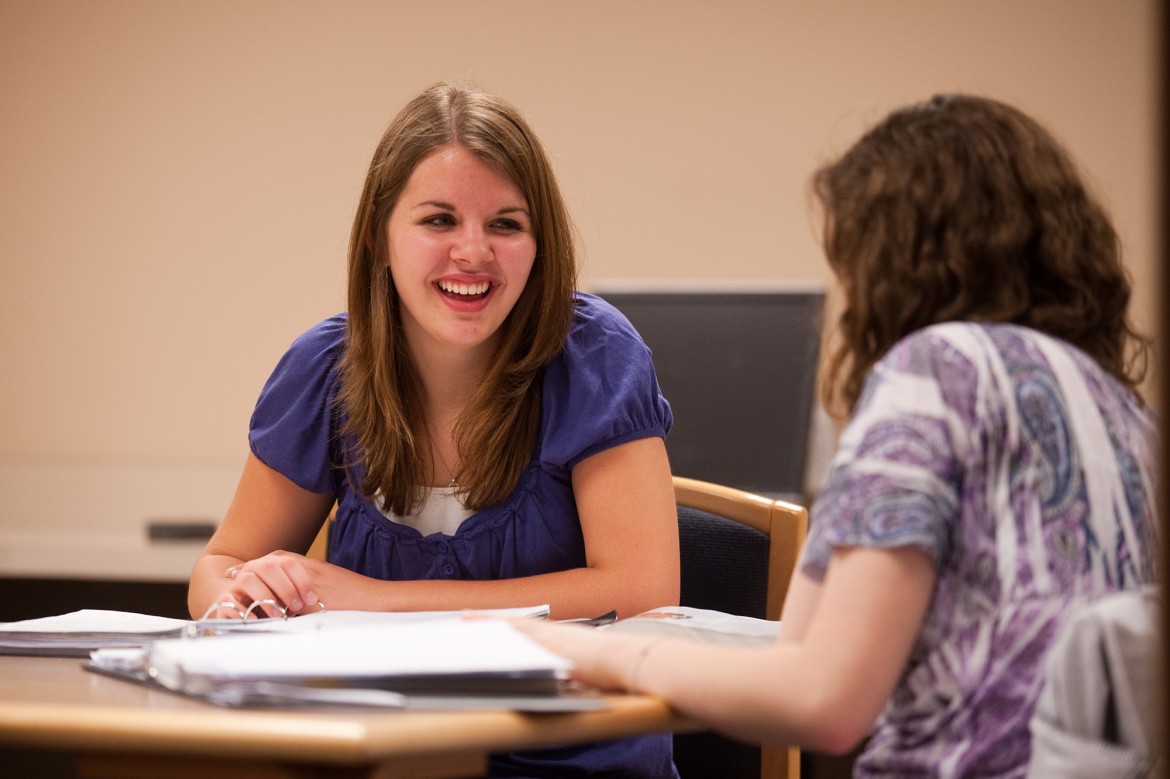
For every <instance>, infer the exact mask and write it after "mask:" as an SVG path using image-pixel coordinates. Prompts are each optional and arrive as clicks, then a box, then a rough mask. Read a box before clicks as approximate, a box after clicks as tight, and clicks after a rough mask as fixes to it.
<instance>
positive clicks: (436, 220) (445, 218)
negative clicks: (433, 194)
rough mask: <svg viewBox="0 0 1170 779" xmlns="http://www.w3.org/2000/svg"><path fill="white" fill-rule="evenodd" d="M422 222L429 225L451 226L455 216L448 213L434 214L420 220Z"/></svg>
mask: <svg viewBox="0 0 1170 779" xmlns="http://www.w3.org/2000/svg"><path fill="white" fill-rule="evenodd" d="M422 223H423V224H424V225H427V226H429V227H451V226H452V225H454V224H455V218H454V217H453V216H451V215H450V214H435V215H434V216H428V217H427V218H426V219H424V220H422Z"/></svg>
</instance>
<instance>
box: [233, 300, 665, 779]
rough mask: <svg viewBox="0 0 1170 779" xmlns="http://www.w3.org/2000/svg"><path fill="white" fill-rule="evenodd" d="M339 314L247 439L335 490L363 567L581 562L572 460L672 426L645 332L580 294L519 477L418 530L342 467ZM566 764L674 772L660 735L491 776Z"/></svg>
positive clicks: (478, 572) (418, 569)
mask: <svg viewBox="0 0 1170 779" xmlns="http://www.w3.org/2000/svg"><path fill="white" fill-rule="evenodd" d="M346 323H347V317H346V315H344V314H340V315H338V316H335V317H332V318H330V319H327V320H325V321H324V322H322V323H321V324H319V325H317V326H316V327H314V328H312V329H311V330H309V331H308V332H307V333H305V334H304V335H302V336H301V337H300V338H298V339H297V340H296V341H295V342H294V343H293V345H292V347H291V348H290V349H289V350H288V352H287V353H286V354H285V355H284V357H283V358H282V359H281V360H280V363H279V364H278V365H277V366H276V369H275V371H274V372H273V374H272V376H271V378H269V380H268V383H267V385H266V386H265V387H264V390H263V391H262V392H261V395H260V399H259V401H258V402H257V404H256V410H255V412H254V414H253V416H252V424H251V432H250V436H249V442H250V444H251V448H252V452H253V453H254V454H255V455H256V457H258V458H259V459H260V460H261V461H262V462H264V463H265V464H267V465H268V466H269V467H271V468H273V469H274V470H276V471H278V472H279V473H281V474H283V475H284V476H286V477H288V478H289V479H290V480H292V481H293V482H294V483H296V484H297V485H299V486H300V487H302V488H304V489H307V490H310V491H312V492H318V493H327V494H332V495H334V496H335V497H336V498H337V513H336V521H335V522H334V523H333V529H332V535H331V536H330V539H329V560H330V562H332V563H335V564H337V565H340V566H343V567H345V568H349V569H351V570H354V571H357V572H358V573H361V574H364V575H366V576H371V577H374V578H377V579H384V580H388V581H401V580H412V579H468V580H488V579H509V578H516V577H521V576H532V575H536V574H541V573H549V572H553V571H562V570H566V569H570V568H580V567H583V566H584V565H585V545H584V541H583V539H582V535H581V523H580V519H579V517H578V515H577V505H576V502H575V500H574V497H573V486H572V478H571V473H572V469H573V467H574V466H575V465H577V463H579V462H581V461H582V460H584V459H585V458H587V457H589V456H590V455H592V454H596V453H598V452H601V451H604V450H606V449H609V448H611V447H614V446H618V445H619V444H623V443H627V442H629V441H635V440H638V439H641V438H648V437H652V436H657V437H665V435H666V433H667V431H668V430H669V429H670V426H671V422H672V417H671V412H670V405H669V404H668V403H667V402H666V399H665V398H664V397H663V396H662V393H661V392H660V391H659V387H658V380H657V378H656V376H655V373H654V366H653V364H652V362H651V360H650V351H649V349H648V348H647V347H646V345H645V343H644V342H643V341H642V339H641V337H640V336H639V335H638V333H637V332H636V331H635V330H634V328H633V326H632V325H630V323H629V321H627V320H626V318H625V317H624V316H622V315H621V314H620V313H619V312H618V311H617V309H615V308H613V307H612V306H611V305H609V304H608V303H606V302H605V301H603V300H601V299H600V298H597V297H594V296H592V295H587V294H584V293H578V294H577V296H576V315H575V317H574V321H573V325H572V327H571V330H570V332H569V336H568V339H567V341H566V343H565V349H564V351H563V352H562V353H561V354H560V355H559V356H558V357H556V358H555V359H554V360H553V361H552V362H551V363H550V364H549V365H548V366H546V367H545V369H544V377H543V387H542V396H541V422H540V432H539V435H538V437H537V442H536V447H535V449H534V450H533V452H532V460H531V462H530V463H529V464H528V467H527V468H525V470H524V471H523V473H522V475H521V477H520V482H519V484H518V485H517V487H516V489H515V490H513V492H512V494H511V495H509V496H508V497H507V498H506V499H505V500H504V501H502V502H501V503H498V504H496V505H494V506H489V507H487V508H485V509H483V510H481V511H479V512H476V513H475V514H473V515H472V516H471V517H469V518H468V519H466V520H465V521H464V522H463V523H462V524H461V525H460V526H459V529H458V531H456V532H455V534H454V535H447V534H444V533H434V534H432V535H429V536H425V537H424V536H422V535H421V534H420V533H419V532H418V531H417V530H415V529H414V528H413V527H410V526H408V525H403V524H397V523H394V522H391V521H390V520H388V519H386V518H385V517H384V516H382V514H381V513H380V512H379V511H378V509H377V507H376V506H374V505H372V504H371V503H370V501H369V500H368V499H367V498H366V497H365V496H364V495H362V494H361V493H360V492H359V491H357V490H356V489H355V485H358V484H360V483H361V479H362V475H363V471H362V468H361V466H360V465H358V466H355V467H352V468H350V469H348V470H346V469H344V468H341V467H339V466H338V464H339V463H341V462H343V458H342V456H341V453H342V448H343V442H342V440H341V437H340V433H339V430H340V421H341V417H340V413H341V412H340V410H339V407H338V404H337V400H336V397H337V390H338V373H337V363H338V360H339V359H340V356H341V353H342V350H343V346H344V342H345V336H346ZM514 605H517V606H519V605H531V604H514ZM561 770H589V771H601V772H616V773H615V774H614V775H617V776H631V777H632V776H639V777H662V776H667V777H670V776H674V775H675V771H674V767H673V764H672V763H671V748H670V737H669V735H668V734H667V735H657V736H648V737H641V738H633V739H622V740H620V741H613V742H606V743H604V744H600V745H598V744H591V745H583V746H581V747H573V748H564V749H556V750H543V751H541V752H528V753H523V754H515V755H509V756H496V757H495V758H494V759H493V775H496V776H504V775H510V774H512V773H517V774H521V775H522V774H525V773H528V774H529V775H531V771H552V772H554V773H556V772H558V771H561Z"/></svg>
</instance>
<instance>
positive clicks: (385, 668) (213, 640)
mask: <svg viewBox="0 0 1170 779" xmlns="http://www.w3.org/2000/svg"><path fill="white" fill-rule="evenodd" d="M88 668H89V669H90V670H93V671H98V672H100V673H105V674H108V675H111V676H115V677H119V678H123V679H128V680H132V681H138V682H145V683H148V684H153V685H159V686H162V687H164V688H166V689H169V690H173V691H175V692H179V693H182V694H185V695H191V696H194V697H198V698H202V699H204V700H208V701H210V702H212V703H216V704H220V705H225V706H271V705H278V706H288V705H335V706H336V705H341V706H378V707H394V708H425V709H453V708H460V709H466V708H507V709H515V710H521V711H530V712H537V711H548V712H552V711H582V710H587V709H594V708H600V707H602V706H603V705H604V704H603V703H601V702H600V701H599V700H598V699H597V698H596V697H595V696H590V695H581V694H563V693H564V692H565V690H564V684H563V682H564V681H565V679H566V678H567V676H568V671H569V668H570V663H569V662H568V661H567V660H565V659H564V658H562V657H560V656H558V655H555V654H553V653H551V652H549V651H548V650H546V649H545V648H544V647H543V646H541V645H540V644H538V643H536V642H535V641H533V640H532V639H530V638H529V637H528V636H526V635H525V634H524V633H522V632H521V631H519V630H517V629H516V628H515V627H514V626H513V625H512V624H510V623H509V622H505V621H502V620H494V619H467V620H463V619H434V620H427V621H417V620H416V621H411V622H402V623H398V624H390V623H382V624H364V625H362V624H356V625H349V626H337V627H333V628H330V629H328V630H319V631H293V632H274V633H265V634H254V635H240V634H238V633H234V634H228V635H219V636H205V637H198V638H187V639H168V640H162V641H156V642H154V643H152V644H151V645H149V646H148V647H145V648H140V649H124V648H110V649H103V650H99V651H96V652H94V653H93V655H92V657H91V661H90V664H89V666H88Z"/></svg>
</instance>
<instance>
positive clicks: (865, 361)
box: [812, 95, 1150, 416]
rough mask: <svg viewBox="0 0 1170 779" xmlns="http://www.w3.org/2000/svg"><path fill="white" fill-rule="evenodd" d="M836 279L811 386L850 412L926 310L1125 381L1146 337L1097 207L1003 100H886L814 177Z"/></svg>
mask: <svg viewBox="0 0 1170 779" xmlns="http://www.w3.org/2000/svg"><path fill="white" fill-rule="evenodd" d="M812 186H813V191H814V193H815V195H816V197H817V199H818V200H819V201H820V204H821V206H822V207H823V209H824V219H825V225H824V250H825V255H826V258H827V259H828V262H829V265H830V267H831V268H832V270H833V272H834V274H835V275H836V277H837V280H838V282H839V290H838V292H839V294H840V296H841V300H839V301H837V303H838V304H839V305H838V316H837V320H836V325H835V328H834V329H833V330H831V331H829V332H828V333H827V345H828V357H827V359H826V361H825V362H824V364H823V367H822V373H821V379H822V382H821V395H822V400H823V401H824V403H825V405H826V407H827V408H829V409H830V410H832V411H833V412H834V414H835V415H836V416H841V415H842V411H844V412H845V413H848V412H850V411H852V410H853V407H854V406H855V404H856V402H857V399H858V397H859V395H860V393H861V387H862V383H863V381H864V379H865V375H866V373H867V372H868V371H869V370H870V368H872V367H873V365H874V363H876V362H877V361H878V360H879V359H881V357H882V355H884V354H885V353H886V351H888V350H889V349H890V347H892V346H893V345H894V344H895V343H896V342H897V341H898V340H899V339H901V338H903V337H904V336H906V335H908V334H909V333H911V332H913V331H914V330H917V329H919V328H922V327H925V326H927V325H930V324H934V323H937V322H946V321H954V320H972V321H980V322H1011V323H1015V324H1020V325H1024V326H1027V327H1031V328H1034V329H1036V330H1039V331H1042V332H1044V333H1048V334H1049V335H1052V336H1055V337H1057V338H1060V339H1063V340H1065V341H1068V342H1069V343H1071V344H1073V345H1074V346H1077V347H1078V348H1080V349H1081V350H1083V351H1084V352H1086V353H1087V354H1088V355H1089V356H1091V357H1092V358H1093V359H1094V360H1096V361H1097V362H1098V363H1100V364H1101V366H1102V367H1103V368H1104V369H1105V370H1106V371H1108V372H1109V373H1110V374H1112V375H1113V376H1115V377H1116V378H1117V379H1118V380H1119V381H1121V382H1122V383H1123V384H1125V385H1126V386H1127V387H1129V388H1130V389H1131V390H1133V391H1134V392H1135V393H1136V391H1137V384H1138V383H1139V382H1140V381H1141V380H1142V378H1143V377H1144V375H1145V371H1146V368H1147V365H1148V357H1149V346H1150V341H1149V339H1147V338H1144V337H1142V336H1141V335H1139V334H1138V333H1137V332H1136V331H1135V330H1134V329H1133V327H1132V326H1131V324H1130V322H1129V319H1128V307H1129V301H1130V282H1129V278H1128V276H1127V274H1126V272H1125V269H1124V268H1123V267H1122V263H1121V249H1120V245H1119V241H1118V237H1117V234H1116V232H1115V231H1114V229H1113V225H1112V224H1111V223H1110V221H1109V217H1108V216H1107V215H1106V213H1105V211H1104V209H1102V207H1101V206H1100V205H1099V204H1098V203H1097V202H1096V200H1095V199H1094V198H1093V197H1092V196H1091V195H1090V193H1089V192H1088V191H1087V190H1086V187H1085V185H1084V184H1083V182H1082V181H1081V178H1080V176H1079V175H1078V174H1077V170H1076V168H1075V166H1074V165H1073V163H1072V161H1071V160H1070V158H1069V157H1068V155H1067V154H1066V153H1065V151H1064V150H1063V149H1062V148H1061V146H1060V144H1059V143H1058V142H1057V141H1056V140H1055V139H1054V138H1053V137H1052V136H1051V135H1050V134H1049V133H1048V132H1047V131H1046V130H1045V129H1044V128H1043V127H1041V126H1040V125H1039V124H1038V123H1036V122H1035V121H1034V120H1032V119H1030V118H1029V117H1027V116H1025V115H1024V114H1023V113H1021V112H1020V111H1018V110H1017V109H1015V108H1012V107H1010V106H1007V105H1005V104H1003V103H1000V102H996V101H994V100H989V99H986V98H979V97H972V96H966V95H951V96H939V97H935V98H933V99H932V100H930V101H928V102H925V103H921V104H918V105H914V106H910V107H907V108H903V109H900V110H897V111H895V112H893V113H892V114H890V115H889V116H888V117H887V118H886V119H885V120H883V121H882V122H880V123H879V124H878V125H876V126H875V127H874V128H873V129H871V130H870V131H869V132H867V133H866V134H865V135H864V136H862V138H861V139H860V140H859V141H858V142H857V143H856V144H854V145H853V147H852V148H850V149H849V150H848V151H847V152H846V153H845V154H844V155H843V156H842V157H841V158H840V159H839V160H837V161H836V162H833V163H831V164H829V165H827V166H825V167H823V168H821V169H820V170H819V171H817V172H816V174H814V177H813V180H812Z"/></svg>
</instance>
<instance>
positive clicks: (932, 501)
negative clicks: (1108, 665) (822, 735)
mask: <svg viewBox="0 0 1170 779" xmlns="http://www.w3.org/2000/svg"><path fill="white" fill-rule="evenodd" d="M1155 435H1156V423H1155V420H1154V418H1153V415H1152V414H1151V413H1150V412H1149V411H1148V410H1147V409H1146V408H1145V407H1144V406H1142V405H1141V404H1140V402H1139V401H1138V400H1137V399H1136V398H1135V397H1134V396H1133V395H1132V393H1130V392H1129V391H1128V390H1127V389H1125V388H1124V387H1123V386H1122V385H1121V384H1119V383H1118V382H1117V381H1116V380H1114V379H1113V378H1112V377H1111V376H1109V375H1108V374H1106V373H1105V372H1104V371H1103V370H1102V369H1101V368H1100V366H1098V365H1097V363H1096V362H1094V361H1093V360H1091V359H1090V358H1089V357H1087V356H1086V355H1085V354H1083V353H1082V352H1080V351H1079V350H1077V349H1075V348H1073V347H1072V346H1070V345H1069V344H1067V343H1064V342H1062V341H1058V340H1056V339H1053V338H1051V337H1048V336H1045V335H1042V334H1040V333H1038V332H1036V331H1033V330H1029V329H1025V328H1022V327H1017V326H1013V325H1000V324H990V325H987V324H969V323H948V324H943V325H936V326H933V327H929V328H926V329H924V330H920V331H918V332H915V333H913V334H911V335H910V336H908V337H907V338H905V339H903V340H902V341H901V342H899V343H898V344H897V345H896V346H895V347H894V348H893V349H892V350H891V351H890V352H889V353H888V354H887V355H886V356H885V357H884V358H883V359H882V360H881V361H880V362H879V363H878V364H877V365H876V366H875V367H874V369H873V370H872V371H871V373H870V375H869V377H868V378H867V381H866V384H865V387H864V390H863V393H862V397H861V399H860V402H859V403H858V406H857V409H856V410H855V413H854V415H853V417H852V419H851V420H850V422H849V424H848V425H847V427H846V429H845V431H844V432H843V434H842V440H841V444H840V448H839V450H838V452H837V455H836V457H835V458H834V460H833V463H832V466H831V468H830V473H829V475H828V478H827V479H826V483H825V486H824V488H823V489H822V491H821V492H820V494H819V495H818V497H817V500H816V502H815V504H814V506H813V512H812V516H813V522H812V528H811V531H810V534H809V539H808V543H807V545H806V547H805V550H804V554H803V558H802V562H801V570H802V571H803V572H804V573H805V574H808V575H809V576H811V577H812V578H814V579H816V580H823V578H824V575H825V572H826V570H827V566H828V564H829V558H830V555H831V554H832V551H833V549H834V548H840V547H858V546H862V547H876V548H900V547H907V546H912V547H917V548H919V549H922V550H924V551H925V552H926V553H927V554H929V555H930V556H931V558H932V559H933V560H934V562H935V565H936V570H937V582H936V585H935V592H934V598H933V601H932V603H931V605H930V608H929V611H928V613H927V615H926V619H925V622H924V624H923V625H922V629H921V632H920V633H919V635H918V638H917V641H916V643H915V645H914V647H913V649H912V651H911V655H910V659H909V662H908V664H907V666H906V669H905V671H904V673H903V676H902V678H901V680H900V682H899V684H898V686H897V687H896V689H895V691H894V694H893V696H892V697H891V699H890V701H889V703H888V705H887V706H886V709H885V711H884V712H883V713H882V714H881V716H880V717H879V718H878V720H877V722H876V723H875V727H874V732H873V735H872V737H871V739H870V741H869V743H868V745H867V747H866V749H865V751H864V753H863V755H862V756H861V757H860V758H859V759H858V761H857V763H856V765H855V775H857V776H967V775H976V774H977V775H979V776H1023V775H1024V772H1025V769H1026V767H1027V762H1028V757H1029V754H1030V738H1029V731H1028V720H1029V718H1030V716H1031V714H1032V711H1033V709H1034V707H1035V704H1036V699H1037V697H1038V695H1039V692H1040V683H1041V669H1042V661H1043V658H1044V656H1045V654H1046V652H1047V651H1048V649H1049V647H1050V646H1051V645H1052V643H1053V640H1054V638H1055V636H1056V634H1057V631H1058V630H1059V628H1060V627H1061V625H1062V624H1063V623H1064V621H1065V620H1066V618H1067V617H1068V616H1069V615H1070V614H1071V613H1072V612H1073V611H1074V610H1075V608H1076V607H1078V606H1080V605H1082V604H1084V603H1087V602H1089V601H1091V600H1093V599H1094V598H1097V597H1099V596H1101V595H1103V594H1105V593H1109V592H1114V591H1118V590H1126V589H1134V588H1137V587H1139V586H1141V585H1144V584H1148V583H1150V582H1152V581H1153V579H1154V564H1155V557H1156V546H1155V543H1156V542H1155V522H1154V517H1155V504H1154V498H1155V484H1156V481H1155V473H1156V470H1155Z"/></svg>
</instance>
